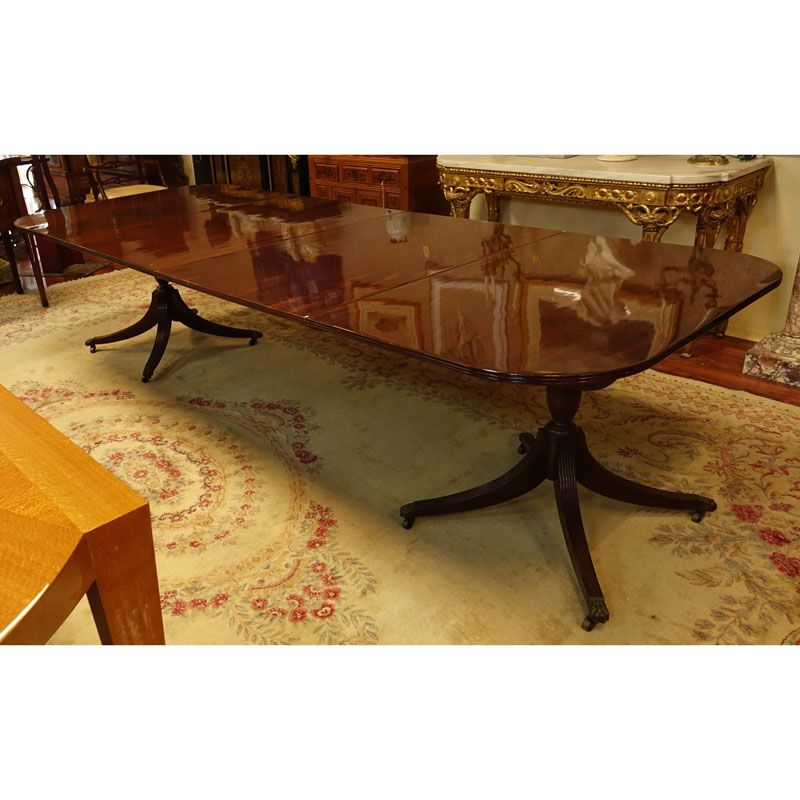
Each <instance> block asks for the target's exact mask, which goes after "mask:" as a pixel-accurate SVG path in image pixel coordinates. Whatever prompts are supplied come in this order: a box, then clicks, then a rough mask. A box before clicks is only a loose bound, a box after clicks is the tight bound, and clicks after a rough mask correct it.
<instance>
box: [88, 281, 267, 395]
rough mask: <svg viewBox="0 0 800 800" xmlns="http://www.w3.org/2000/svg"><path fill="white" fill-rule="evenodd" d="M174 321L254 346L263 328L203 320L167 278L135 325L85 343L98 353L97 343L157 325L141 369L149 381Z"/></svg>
mask: <svg viewBox="0 0 800 800" xmlns="http://www.w3.org/2000/svg"><path fill="white" fill-rule="evenodd" d="M173 321H175V322H180V323H182V324H183V325H185V326H186V327H187V328H192V329H193V330H196V331H200V332H201V333H210V334H213V335H214V336H227V337H231V338H236V339H249V340H250V344H251V345H252V344H255V343H256V342H257V341H258V340H259V339H260V338H261V337H262V335H263V334H262V333H261V331H254V330H249V329H246V328H232V327H230V326H229V325H220V324H219V323H217V322H211V320H207V319H204V318H203V317H201V316H200V315H199V314H197V313H196V312H195V311H194V310H193V309H191V308H189V306H187V305H186V303H185V302H184V301H183V298H182V297H181V296H180V293H179V292H178V290H177V289H176V288H175V287H174V286H171V285H170V284H169V283H167V281H162V280H159V281H158V286H156V288H155V289H154V290H153V295H152V299H151V300H150V306H149V308H148V309H147V311H146V312H145V314H144V316H143V317H142V318H141V319H140V320H139V321H138V322H134V323H133V325H129V326H128V327H127V328H122V330H119V331H116V332H115V333H108V334H105V335H103V336H93V337H92V338H91V339H87V340H86V346H87V347H88V348H89V349H90V351H91V352H92V353H95V352H97V345H98V344H110V343H112V342H121V341H123V340H124V339H132V338H133V337H134V336H139V335H140V334H142V333H145V332H146V331H149V330H150V329H151V328H154V327H155V328H157V332H156V340H155V342H154V343H153V349H152V351H151V352H150V357H149V358H148V359H147V363H146V364H145V367H144V370H143V371H142V381H143V382H144V383H147V381H149V380H150V378H152V377H153V373H154V372H155V369H156V367H157V366H158V364H159V362H160V361H161V358H162V356H163V355H164V352H165V351H166V349H167V342H168V341H169V334H170V331H171V329H172V323H173Z"/></svg>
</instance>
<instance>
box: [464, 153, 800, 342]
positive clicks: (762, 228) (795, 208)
mask: <svg viewBox="0 0 800 800" xmlns="http://www.w3.org/2000/svg"><path fill="white" fill-rule="evenodd" d="M771 158H772V160H773V166H772V169H770V171H769V172H768V173H767V175H766V178H765V180H764V186H763V187H762V188H761V190H760V192H759V194H758V202H757V203H756V206H755V208H754V209H753V213H752V214H751V216H750V221H749V222H748V225H747V231H746V232H745V237H744V252H745V253H751V254H752V255H756V256H760V257H761V258H765V259H767V260H768V261H771V262H772V263H774V264H777V265H778V266H779V267H780V268H781V269H782V270H783V282H782V283H781V285H780V286H779V287H778V288H777V289H776V290H775V291H773V292H770V294H768V295H767V296H766V297H762V298H761V300H758V301H757V302H755V303H753V304H752V305H751V306H748V307H747V308H746V309H745V310H744V311H741V312H739V313H738V314H736V315H735V316H734V317H732V318H731V321H730V324H729V325H728V333H729V335H731V336H739V337H741V338H743V339H751V340H753V341H757V340H759V339H761V338H763V337H764V336H766V335H767V334H768V333H773V332H775V331H780V330H782V329H783V326H784V323H785V321H786V312H787V310H788V307H789V296H790V295H791V291H792V284H793V282H794V276H795V271H796V269H797V262H798V257H800V156H794V155H792V156H771ZM500 209H501V211H500V219H501V221H502V222H508V223H510V224H512V225H532V226H535V227H540V228H555V229H556V230H567V231H574V232H578V233H591V234H596V235H600V236H615V237H619V238H625V239H631V238H634V239H635V238H639V237H640V235H641V234H640V232H639V229H637V226H635V225H634V224H633V223H631V222H629V221H628V219H627V217H625V215H624V214H622V212H620V211H617V210H615V209H602V208H597V209H595V208H579V207H574V206H566V205H564V206H562V205H556V204H551V203H542V202H537V201H526V200H505V201H501V204H500ZM470 216H471V217H472V218H473V219H486V217H487V215H486V202H485V200H484V199H483V196H478V197H476V198H475V200H474V201H473V203H472V208H471V210H470ZM695 222H696V219H695V217H694V216H692V215H691V214H688V213H684V214H682V215H681V216H680V217H679V218H678V219H677V220H676V222H675V223H674V224H673V225H672V226H671V227H670V228H669V229H668V230H667V231H666V233H665V234H664V237H663V238H662V241H663V242H671V243H673V244H687V245H691V244H693V243H694V231H695ZM724 242H725V230H724V229H723V231H722V233H721V234H720V236H719V240H718V242H717V247H722V246H723V244H724Z"/></svg>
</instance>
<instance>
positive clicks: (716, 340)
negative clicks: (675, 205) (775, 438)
mask: <svg viewBox="0 0 800 800" xmlns="http://www.w3.org/2000/svg"><path fill="white" fill-rule="evenodd" d="M15 254H16V256H17V262H18V264H19V271H20V276H21V277H22V280H23V284H24V285H25V287H26V291H33V292H35V291H36V287H35V284H34V283H33V273H32V272H31V268H30V262H29V261H28V257H27V252H26V251H25V249H24V248H18V249H17V250H16V251H15ZM115 269H123V267H116V266H114V265H109V266H108V267H104V268H103V269H100V270H98V271H97V272H95V273H94V274H95V275H98V274H100V273H103V272H112V271H113V270H115ZM64 280H80V278H53V277H49V278H48V279H47V283H48V285H53V284H55V283H60V282H61V281H64ZM13 293H14V286H13V284H10V283H6V284H0V295H5V294H13ZM752 346H753V342H751V341H748V340H747V339H737V338H735V337H733V336H724V337H721V338H720V337H717V336H714V335H712V334H709V335H707V336H701V337H700V338H699V339H698V340H697V341H696V342H695V344H694V348H693V350H692V353H693V355H692V357H691V358H681V357H680V356H679V355H678V354H677V353H675V354H674V355H671V356H668V357H667V358H665V359H664V360H663V361H661V362H659V363H658V364H657V365H656V366H655V367H654V369H656V370H658V371H659V372H667V373H669V374H670V375H679V376H681V377H683V378H692V379H693V380H696V381H704V382H706V383H713V384H716V385H717V386H724V387H725V388H726V389H739V390H741V391H744V392H750V393H751V394H756V395H760V396H761V397H769V398H771V399H773V400H780V401H781V402H783V403H791V404H792V405H796V406H800V388H795V387H792V386H784V385H783V384H780V383H773V382H772V381H765V380H762V379H761V378H752V377H750V376H749V375H742V364H743V363H744V356H745V353H746V352H747V351H748V350H749V349H750V348H751V347H752Z"/></svg>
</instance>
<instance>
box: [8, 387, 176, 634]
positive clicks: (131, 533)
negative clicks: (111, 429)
mask: <svg viewBox="0 0 800 800" xmlns="http://www.w3.org/2000/svg"><path fill="white" fill-rule="evenodd" d="M85 594H88V597H89V604H90V606H91V609H92V614H93V616H94V620H95V624H96V626H97V630H98V633H99V635H100V641H101V642H102V643H103V644H164V627H163V622H162V618H161V604H160V595H159V590H158V578H157V575H156V561H155V555H154V553H153V534H152V530H151V526H150V508H149V506H148V504H147V502H146V501H145V500H144V499H142V498H141V497H140V496H139V495H138V494H136V492H134V491H133V490H132V489H129V488H128V487H127V486H126V485H125V484H124V483H122V481H120V480H118V479H117V478H116V477H114V476H113V475H112V474H111V473H110V472H108V471H107V470H106V469H104V468H103V467H102V466H100V464H98V463H97V462H96V461H94V460H93V459H92V458H91V457H90V456H88V455H87V454H86V453H84V452H83V450H81V448H80V447H78V446H77V445H75V444H73V443H72V442H71V441H69V439H67V438H66V437H65V436H63V435H62V434H61V433H59V432H58V431H57V430H56V429H55V428H54V427H53V426H52V425H50V424H49V423H48V422H46V421H45V420H44V419H42V418H41V417H40V416H39V415H38V414H36V413H35V412H34V411H32V410H31V409H30V408H28V407H27V406H26V405H25V404H24V403H23V402H22V401H21V400H19V399H18V398H16V397H15V396H14V395H12V394H11V393H10V392H9V391H8V390H6V389H4V388H3V387H2V386H0V643H2V644H43V643H45V642H46V641H47V640H48V639H49V638H50V637H51V636H52V635H53V634H54V633H55V632H56V630H58V628H59V626H60V625H61V624H62V622H63V621H64V620H65V619H66V618H67V617H68V616H69V614H70V612H71V611H72V610H73V609H74V608H75V606H76V605H77V603H78V601H79V600H80V599H81V598H82V597H83V595H85Z"/></svg>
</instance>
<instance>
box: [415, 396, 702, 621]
mask: <svg viewBox="0 0 800 800" xmlns="http://www.w3.org/2000/svg"><path fill="white" fill-rule="evenodd" d="M580 400H581V390H580V389H569V388H568V389H563V388H555V387H548V389H547V404H548V407H549V409H550V413H551V415H552V419H551V420H550V422H548V423H547V425H545V426H544V427H543V428H540V429H539V432H538V433H537V434H536V436H533V435H532V434H530V433H521V434H520V437H519V438H520V443H521V444H520V447H519V452H520V453H522V454H524V458H523V459H522V460H521V461H520V462H519V463H518V464H517V465H516V466H515V467H513V468H512V469H510V470H509V471H508V472H506V473H505V475H501V476H500V477H499V478H496V479H495V480H493V481H490V482H489V483H486V484H483V485H482V486H477V487H475V488H474V489H467V490H466V491H463V492H457V493H455V494H450V495H446V496H444V497H436V498H432V499H429V500H415V501H414V502H413V503H407V504H406V505H404V506H403V507H402V508H401V509H400V514H401V516H402V517H403V526H404V527H405V528H410V527H411V526H412V525H413V524H414V520H415V519H416V517H422V516H427V515H432V514H450V513H453V512H457V511H470V510H472V509H476V508H485V507H486V506H492V505H496V504H497V503H503V502H505V501H506V500H512V499H513V498H515V497H519V496H520V495H523V494H526V493H527V492H529V491H531V490H532V489H535V488H536V487H537V486H538V485H539V484H540V483H542V481H544V480H545V478H547V479H548V480H551V481H552V482H553V486H554V489H555V496H556V505H557V507H558V515H559V518H560V520H561V528H562V530H563V532H564V539H565V540H566V544H567V550H568V551H569V556H570V560H571V561H572V567H573V569H574V571H575V576H576V578H577V579H578V584H579V586H580V589H581V592H582V594H583V597H584V600H585V602H586V607H587V612H588V613H587V616H586V619H585V620H584V622H583V628H584V629H585V630H587V631H590V630H592V628H594V626H595V625H596V624H597V623H598V622H606V621H607V620H608V616H609V615H608V607H607V606H606V602H605V599H604V597H603V592H602V590H601V589H600V584H599V582H598V580H597V575H596V573H595V570H594V565H593V563H592V557H591V554H590V552H589V546H588V544H587V542H586V534H585V532H584V530H583V521H582V520H581V512H580V505H579V503H578V484H579V483H580V484H581V485H582V486H585V487H586V488H587V489H590V490H591V491H593V492H597V494H601V495H603V496H604V497H610V498H612V499H614V500H621V501H622V502H625V503H634V504H636V505H643V506H654V507H656V508H674V509H685V510H687V511H691V512H692V519H693V520H694V521H695V522H699V521H700V520H701V519H702V518H703V516H704V514H705V512H706V511H713V510H714V509H715V508H716V507H717V504H716V503H715V502H714V500H712V499H711V498H710V497H702V496H700V495H696V494H683V493H681V492H668V491H665V490H663V489H655V488H652V487H649V486H644V485H643V484H639V483H635V482H634V481H630V480H628V479H627V478H622V477H620V476H618V475H615V474H614V473H612V472H609V471H608V470H607V469H606V468H605V467H603V466H602V465H601V464H599V463H598V462H597V461H596V460H595V459H594V457H593V456H592V454H591V453H590V452H589V448H588V446H587V444H586V437H585V436H584V433H583V431H582V430H581V429H580V428H579V427H578V426H577V425H576V424H575V423H574V422H573V421H572V418H573V417H574V416H575V413H576V412H577V410H578V406H579V405H580Z"/></svg>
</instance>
